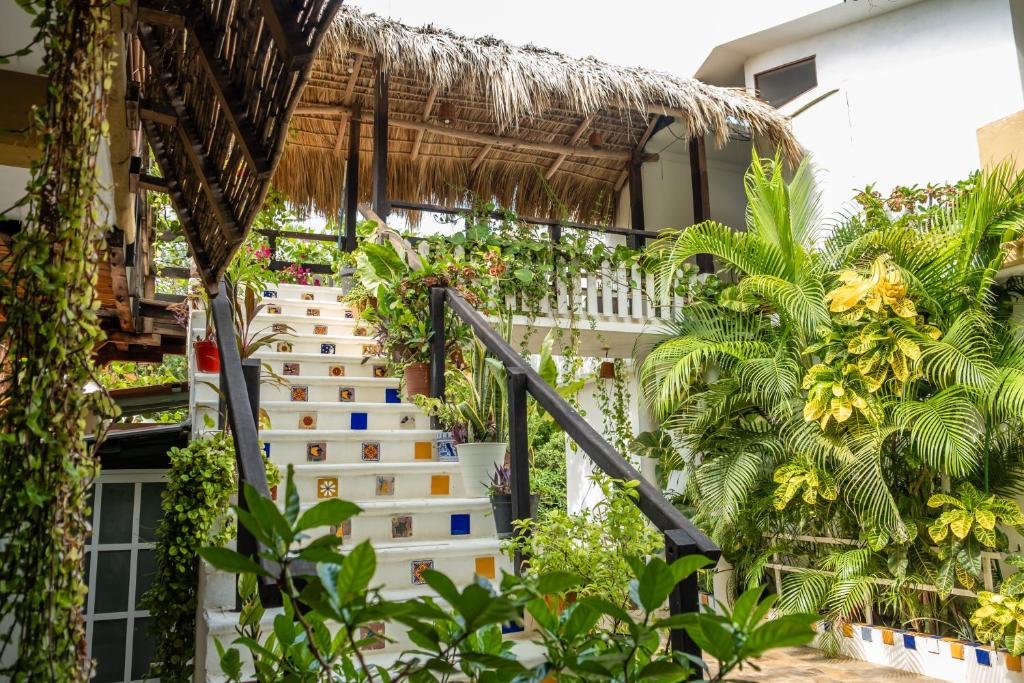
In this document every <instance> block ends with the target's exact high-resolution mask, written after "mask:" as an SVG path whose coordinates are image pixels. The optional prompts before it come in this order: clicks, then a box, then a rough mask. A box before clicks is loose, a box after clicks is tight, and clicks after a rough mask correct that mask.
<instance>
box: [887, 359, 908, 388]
mask: <svg viewBox="0 0 1024 683" xmlns="http://www.w3.org/2000/svg"><path fill="white" fill-rule="evenodd" d="M889 366H890V367H891V368H892V374H893V375H895V377H896V379H898V380H899V381H901V382H906V381H907V377H908V376H909V375H910V371H909V370H908V369H907V357H906V356H904V355H903V354H902V353H894V354H892V358H890V359H889Z"/></svg>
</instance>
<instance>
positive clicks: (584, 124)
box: [544, 112, 597, 180]
mask: <svg viewBox="0 0 1024 683" xmlns="http://www.w3.org/2000/svg"><path fill="white" fill-rule="evenodd" d="M596 114H597V112H594V113H593V114H588V115H587V116H586V118H584V119H583V121H581V122H580V125H578V126H577V127H576V131H575V132H574V133H573V134H572V137H571V138H569V144H570V145H575V144H576V143H577V142H579V140H580V137H581V136H582V135H583V133H584V132H586V130H587V128H590V124H591V123H593V122H594V116H595V115H596ZM568 158H569V155H568V154H559V155H558V158H557V159H555V160H554V161H553V162H551V166H550V167H548V170H547V171H546V172H545V173H544V179H545V180H551V176H553V175H555V171H557V170H558V169H559V167H560V166H561V165H562V164H563V163H565V160H566V159H568Z"/></svg>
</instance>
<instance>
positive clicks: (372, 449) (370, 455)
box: [361, 441, 380, 462]
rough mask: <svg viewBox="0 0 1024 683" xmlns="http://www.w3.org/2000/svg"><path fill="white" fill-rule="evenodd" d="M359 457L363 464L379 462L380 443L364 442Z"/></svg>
mask: <svg viewBox="0 0 1024 683" xmlns="http://www.w3.org/2000/svg"><path fill="white" fill-rule="evenodd" d="M361 455H362V459H363V462H380V441H364V442H363V444H362V449H361Z"/></svg>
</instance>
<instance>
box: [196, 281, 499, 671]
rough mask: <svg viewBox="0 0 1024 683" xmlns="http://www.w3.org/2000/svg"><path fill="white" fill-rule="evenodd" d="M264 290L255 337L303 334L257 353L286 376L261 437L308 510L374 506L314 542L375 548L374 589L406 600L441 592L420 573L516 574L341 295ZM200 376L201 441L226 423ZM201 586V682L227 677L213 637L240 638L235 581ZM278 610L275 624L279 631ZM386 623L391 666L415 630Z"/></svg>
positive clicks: (465, 577) (265, 395)
mask: <svg viewBox="0 0 1024 683" xmlns="http://www.w3.org/2000/svg"><path fill="white" fill-rule="evenodd" d="M264 294H265V298H264V302H265V303H268V304H270V306H269V307H268V309H266V310H265V311H264V312H263V313H262V314H261V316H260V317H259V318H258V322H257V323H256V325H255V326H254V329H257V330H258V329H261V328H264V327H265V328H267V329H268V331H269V330H270V329H271V328H272V327H273V325H274V324H286V325H289V326H290V327H291V328H292V329H293V333H292V336H290V337H288V338H287V339H288V341H283V342H280V343H278V344H275V345H274V346H273V347H272V348H264V349H262V350H260V351H259V352H257V354H256V355H257V357H258V358H259V359H260V360H261V361H262V362H264V363H266V364H269V366H270V368H271V369H272V370H273V371H274V372H275V373H277V374H278V375H280V376H281V377H282V378H283V380H284V385H282V386H274V385H272V384H268V383H267V382H266V381H265V382H264V384H263V385H262V387H261V392H260V405H261V407H262V408H263V409H264V410H265V411H266V413H267V415H268V416H269V420H270V427H269V428H265V429H262V430H261V432H260V438H261V440H262V442H263V444H264V448H265V449H266V452H267V454H268V455H269V457H270V459H271V460H273V461H274V462H275V463H277V465H278V466H279V467H280V468H281V470H282V473H283V472H284V470H285V468H286V467H287V465H289V464H291V465H294V466H295V481H296V484H297V486H298V491H299V496H300V497H301V499H302V501H303V506H304V507H308V506H310V505H313V504H315V503H316V502H317V501H318V500H323V499H325V498H331V497H340V498H343V499H346V500H351V501H354V502H355V503H357V504H358V505H359V506H360V507H362V508H363V510H364V511H363V513H362V514H360V515H359V516H358V517H356V518H354V519H352V520H351V521H350V522H347V523H346V524H345V525H343V527H342V528H340V529H320V530H312V533H311V535H312V536H313V537H316V536H318V535H320V534H326V533H334V534H340V535H342V536H343V537H344V539H345V541H346V543H345V545H344V546H343V550H344V548H345V547H352V546H353V545H354V544H355V543H358V542H360V541H363V540H365V539H369V540H371V541H372V542H373V545H374V547H375V549H376V552H377V560H378V568H377V574H376V576H375V579H374V584H375V585H379V586H383V587H384V589H385V594H386V595H388V596H390V597H393V598H395V599H402V598H408V597H412V596H415V595H424V594H429V593H430V590H429V588H428V587H427V586H425V585H423V583H422V581H421V580H420V578H419V576H418V572H420V571H422V570H423V569H427V568H432V569H436V570H439V571H441V572H444V573H445V574H447V575H448V576H449V577H450V578H451V579H452V580H453V581H455V582H456V584H460V585H465V584H468V583H470V582H471V581H473V579H474V575H481V576H484V577H487V578H498V577H500V575H501V572H502V571H511V565H510V563H509V562H508V561H507V559H506V558H505V557H504V556H503V555H502V554H501V553H500V550H499V543H500V542H499V541H498V538H497V534H496V532H495V527H494V520H493V517H492V515H491V508H490V502H489V501H488V500H487V499H486V498H467V497H465V494H464V489H463V483H462V478H461V475H460V472H459V464H458V462H455V461H454V458H452V457H451V456H449V453H450V447H448V446H447V444H446V442H445V441H444V440H443V436H444V435H443V434H441V433H439V432H435V431H433V430H430V429H429V424H428V423H429V420H428V418H427V416H426V415H424V414H423V413H422V412H420V411H419V410H418V409H417V408H416V407H415V406H414V405H412V404H411V403H409V402H408V401H407V400H406V399H405V397H404V396H402V395H401V394H400V391H399V381H398V380H397V379H395V378H393V377H390V376H388V373H387V368H386V363H385V362H384V360H383V359H382V358H380V357H378V356H377V348H376V344H375V343H374V341H373V339H371V338H369V337H366V336H357V334H356V328H355V321H354V319H353V318H354V316H353V313H352V311H351V310H350V309H348V307H347V306H346V305H345V304H343V303H341V302H340V299H341V294H342V292H341V290H340V289H335V288H329V287H312V286H299V285H289V284H282V285H278V286H272V287H269V288H268V291H266V292H265V293H264ZM202 316H203V314H202V312H199V311H197V312H195V313H194V314H193V321H192V329H193V330H197V329H203V325H204V321H203V320H202ZM193 367H194V364H193ZM190 379H191V382H190V385H191V387H192V389H191V392H192V395H191V402H190V403H191V411H192V419H193V425H195V430H196V433H197V434H200V433H202V432H205V431H207V429H206V427H205V420H204V416H207V415H208V416H210V417H212V418H214V419H216V413H217V406H218V401H217V395H216V392H215V391H214V389H213V388H212V387H211V386H208V385H207V384H206V383H209V384H211V385H216V384H217V382H218V377H217V376H216V375H212V374H210V375H204V374H201V373H193V374H192V376H191V377H190ZM267 379H268V375H267V373H266V371H264V380H267ZM439 452H440V455H439ZM350 541H351V542H350ZM200 589H201V592H200V610H201V612H202V614H201V617H200V619H199V620H198V621H199V625H198V626H199V633H198V634H197V653H196V659H197V662H196V671H197V680H209V681H219V680H223V677H222V675H221V674H220V667H219V664H218V662H217V653H216V648H215V647H214V646H213V643H212V640H211V639H212V638H220V639H221V641H222V642H224V643H225V644H227V643H229V642H230V641H231V640H232V639H233V638H234V637H235V632H234V626H235V625H236V624H237V621H238V615H237V613H235V612H233V609H234V606H235V591H234V577H233V576H230V575H223V574H221V573H219V572H217V571H215V570H213V569H212V568H210V567H204V570H203V572H202V577H201V582H200ZM274 613H275V611H270V613H269V614H268V616H267V619H266V620H265V621H266V626H267V628H266V631H267V632H269V629H270V620H271V619H272V617H273V614H274ZM378 627H379V628H380V629H382V630H383V632H384V634H385V635H386V636H388V637H389V638H394V639H396V641H397V642H395V643H387V644H385V643H384V642H383V641H382V642H381V643H380V645H379V646H378V647H376V648H374V649H375V651H374V652H372V653H368V654H370V655H372V659H373V661H375V662H376V663H387V662H388V661H389V660H390V659H392V658H394V657H395V656H396V655H397V654H398V653H399V652H400V651H401V650H403V649H405V648H407V647H409V643H408V642H407V641H406V639H405V637H404V630H402V629H400V628H398V627H395V629H394V632H392V630H391V629H390V626H389V625H388V624H381V625H378ZM375 630H376V629H375Z"/></svg>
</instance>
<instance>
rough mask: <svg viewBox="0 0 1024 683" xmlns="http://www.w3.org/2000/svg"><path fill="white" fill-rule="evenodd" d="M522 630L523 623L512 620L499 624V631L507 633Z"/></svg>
mask: <svg viewBox="0 0 1024 683" xmlns="http://www.w3.org/2000/svg"><path fill="white" fill-rule="evenodd" d="M522 631H523V625H522V624H517V623H516V622H514V621H510V622H508V623H507V624H502V625H501V632H502V633H503V634H507V633H521V632H522Z"/></svg>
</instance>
